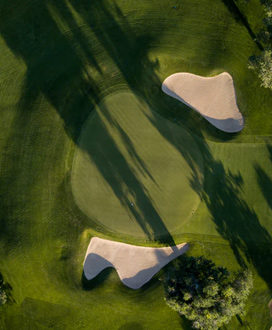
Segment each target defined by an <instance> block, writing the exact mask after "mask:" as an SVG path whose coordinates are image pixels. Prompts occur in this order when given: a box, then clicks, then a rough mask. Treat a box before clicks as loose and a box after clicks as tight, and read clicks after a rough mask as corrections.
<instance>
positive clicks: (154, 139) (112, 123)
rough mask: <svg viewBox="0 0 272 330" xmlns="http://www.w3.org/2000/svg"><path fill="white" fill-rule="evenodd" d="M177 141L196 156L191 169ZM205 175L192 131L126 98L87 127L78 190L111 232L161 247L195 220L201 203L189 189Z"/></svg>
mask: <svg viewBox="0 0 272 330" xmlns="http://www.w3.org/2000/svg"><path fill="white" fill-rule="evenodd" d="M153 117H155V118H153ZM154 120H155V121H156V125H157V127H155V126H154V125H153V124H152V121H154ZM161 129H162V130H164V131H166V132H168V133H167V134H169V135H171V136H166V137H164V136H162V134H160V130H161ZM170 137H174V139H175V143H176V145H177V146H179V145H180V146H182V148H184V149H186V148H188V149H190V150H192V159H193V160H194V162H195V163H192V164H191V167H190V166H189V165H188V163H187V162H186V160H185V159H184V157H183V156H182V154H181V153H180V152H179V150H178V148H177V147H175V146H173V145H171V143H169V142H168V141H167V139H169V138H170ZM193 166H194V168H196V171H197V173H193V171H192V167H193ZM202 173H203V166H202V155H201V151H200V150H199V149H198V147H197V145H196V143H195V142H194V139H193V137H192V136H191V135H190V134H189V133H188V131H187V130H186V129H185V128H183V127H182V126H178V125H175V124H173V123H171V122H170V121H168V120H167V119H164V118H161V117H160V116H159V115H157V114H156V113H155V112H152V111H151V109H150V108H149V107H148V106H147V104H146V103H145V102H144V101H143V100H141V99H139V98H137V96H136V95H134V94H133V93H131V92H120V93H115V94H112V95H109V96H107V97H106V98H105V99H104V100H103V101H102V103H100V105H99V106H98V107H97V108H96V110H95V112H94V113H92V114H91V115H90V117H89V118H88V119H87V121H86V123H85V124H84V126H83V130H82V133H81V136H80V139H79V143H78V148H77V151H76V154H75V159H74V164H73V171H72V189H73V194H74V197H75V200H76V203H77V204H78V206H79V208H80V209H81V210H82V211H83V212H84V213H85V214H86V215H88V216H89V217H90V218H91V219H93V220H94V221H97V222H99V224H100V225H102V226H105V227H106V228H107V229H108V230H110V231H112V232H118V233H121V234H130V235H131V234H132V233H133V236H135V237H146V238H149V239H154V240H156V239H158V238H160V237H162V236H167V235H169V234H171V233H175V232H178V229H179V228H182V225H184V223H185V222H186V221H188V220H189V219H190V217H191V216H192V214H194V211H195V210H196V209H197V207H198V204H199V202H200V199H199V196H198V194H197V192H196V191H195V190H194V189H193V187H192V186H191V184H190V182H191V180H192V177H193V176H194V175H197V176H198V177H199V178H200V180H201V178H202Z"/></svg>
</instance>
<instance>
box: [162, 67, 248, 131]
mask: <svg viewBox="0 0 272 330" xmlns="http://www.w3.org/2000/svg"><path fill="white" fill-rule="evenodd" d="M162 90H163V92H164V93H166V94H168V95H169V96H172V97H174V98H175V99H178V100H179V101H181V102H183V103H184V104H186V105H188V106H189V107H191V108H192V109H194V110H196V111H197V112H199V113H200V114H201V115H202V116H203V117H204V118H205V119H206V120H208V121H209V122H210V123H211V124H212V125H213V126H215V127H216V128H218V129H220V130H222V131H224V132H228V133H234V132H239V131H241V130H242V129H243V127H244V120H243V116H242V114H241V112H240V111H239V109H238V106H237V103H236V95H235V89H234V84H233V79H232V77H231V75H230V74H228V73H227V72H223V73H221V74H219V75H218V76H216V77H208V78H206V77H201V76H197V75H194V74H191V73H186V72H181V73H175V74H173V75H171V76H169V77H168V78H166V79H165V80H164V82H163V83H162Z"/></svg>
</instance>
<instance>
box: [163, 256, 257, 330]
mask: <svg viewBox="0 0 272 330" xmlns="http://www.w3.org/2000/svg"><path fill="white" fill-rule="evenodd" d="M164 284H165V294H166V298H165V299H166V303H167V304H168V306H169V307H171V308H172V309H174V310H175V311H177V312H178V313H179V314H180V315H182V316H184V317H185V318H187V319H188V320H190V321H191V322H192V326H193V328H194V329H205V330H209V329H213V330H214V329H218V328H219V327H220V326H222V325H223V324H226V323H228V322H229V321H230V319H231V318H232V317H233V316H234V315H238V314H240V315H242V314H243V312H244V307H245V301H246V299H247V297H248V295H249V292H250V289H251V288H252V285H253V284H252V274H251V273H250V272H249V271H248V270H243V271H240V272H237V273H235V274H233V275H232V276H231V275H230V273H229V272H228V271H227V269H226V268H223V267H216V266H215V264H214V263H213V262H212V261H211V260H207V259H204V258H203V257H198V258H193V257H186V256H183V257H181V258H180V259H177V260H176V261H175V262H174V263H173V264H172V265H170V266H169V267H168V269H167V270H166V273H165V277H164Z"/></svg>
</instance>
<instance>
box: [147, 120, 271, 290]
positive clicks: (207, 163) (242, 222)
mask: <svg viewBox="0 0 272 330" xmlns="http://www.w3.org/2000/svg"><path fill="white" fill-rule="evenodd" d="M149 119H150V120H151V122H152V123H153V124H154V125H155V126H156V127H157V128H158V130H159V131H160V133H161V134H162V135H163V136H164V137H165V138H166V139H169V137H171V135H170V134H168V133H169V132H167V127H166V126H165V127H164V128H163V129H162V128H161V125H158V124H157V123H156V117H155V116H154V117H152V118H149ZM193 136H194V135H193ZM194 139H195V142H196V144H197V145H198V147H199V150H201V152H202V155H203V159H204V173H205V175H204V182H203V183H201V182H199V177H198V176H197V175H196V174H195V173H196V171H195V167H196V166H198V162H197V160H196V159H194V158H193V155H194V154H193V153H192V152H191V151H190V148H188V146H186V145H183V144H176V141H175V140H174V139H172V140H169V142H171V143H172V144H173V145H174V146H175V147H176V148H177V150H179V152H180V153H181V155H182V156H183V157H184V158H185V159H186V160H187V162H188V164H189V165H190V166H191V168H192V170H193V175H192V177H191V185H192V187H193V188H194V189H195V190H196V191H197V192H198V194H199V196H200V198H201V200H202V201H203V202H204V203H205V204H206V206H207V208H208V210H209V213H210V216H211V218H212V220H213V222H214V223H215V224H216V228H217V231H218V233H219V234H220V235H221V236H222V237H223V238H224V239H226V240H228V241H229V244H230V246H231V248H232V250H233V253H234V255H235V257H236V259H237V261H238V262H239V263H240V265H241V266H246V261H247V262H249V263H252V264H253V265H254V267H255V268H256V270H257V271H258V273H259V275H260V276H261V277H262V278H263V279H264V280H265V281H266V283H267V284H268V285H269V287H270V288H272V278H271V270H270V269H269V268H270V267H269V266H268V265H271V264H272V238H271V236H270V234H269V233H268V231H267V230H266V229H265V228H264V227H263V226H262V225H261V224H260V222H259V219H258V216H257V214H256V212H255V211H254V209H253V208H251V207H250V206H249V205H248V204H247V203H246V201H244V200H243V198H242V197H241V193H242V189H243V178H242V176H241V174H240V173H239V172H238V173H233V172H231V171H230V170H227V169H225V167H224V165H223V163H222V162H221V161H219V160H217V159H215V158H214V157H213V154H212V152H211V150H210V148H209V145H208V144H207V142H206V141H205V139H204V137H202V138H200V137H197V136H194ZM268 185H269V183H268ZM270 188H271V187H270ZM264 193H267V191H266V192H264Z"/></svg>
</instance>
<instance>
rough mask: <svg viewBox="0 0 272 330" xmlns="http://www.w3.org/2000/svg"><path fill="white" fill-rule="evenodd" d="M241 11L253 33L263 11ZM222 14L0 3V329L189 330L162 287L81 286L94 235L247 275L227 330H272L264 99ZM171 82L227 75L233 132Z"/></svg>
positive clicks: (105, 275) (230, 17) (82, 1)
mask: <svg viewBox="0 0 272 330" xmlns="http://www.w3.org/2000/svg"><path fill="white" fill-rule="evenodd" d="M235 2H236V3H238V1H235ZM239 2H241V3H243V5H242V6H243V8H245V11H244V14H245V16H246V17H247V18H248V22H249V25H250V26H251V28H252V29H254V32H255V33H258V31H259V29H260V28H261V26H260V25H261V24H262V12H263V9H262V8H261V5H260V1H259V0H250V1H242V0H241V1H239ZM228 4H229V1H226V0H201V1H198V0H179V1H176V0H139V1H137V2H135V1H134V2H133V1H129V0H116V1H108V0H92V1H90V0H68V1H65V0H58V1H52V0H44V1H42V0H25V1H20V0H13V1H10V0H0V66H1V74H0V114H1V117H0V118H1V119H0V183H1V184H0V196H1V207H0V273H1V274H2V275H3V277H4V280H5V281H6V282H7V283H9V284H10V285H11V287H12V297H13V299H14V302H13V303H11V304H6V305H4V306H2V307H1V306H0V329H1V330H2V329H3V330H18V329H20V330H29V329H31V330H32V329H35V330H36V329H38V330H40V329H42V330H45V329H53V330H55V329H58V330H67V329H69V330H70V329H71V330H75V329H77V330H82V329H86V330H89V329H92V330H101V329H103V330H104V329H105V330H108V329H110V330H164V329H171V330H189V329H188V325H187V324H186V323H185V322H184V320H182V319H181V318H180V316H179V315H178V314H177V313H176V312H174V311H173V310H171V309H170V308H169V307H168V306H167V305H166V304H165V301H164V291H163V285H162V284H161V283H160V281H159V280H158V278H160V276H161V274H160V273H158V275H156V276H155V277H154V279H152V280H151V281H150V282H149V283H148V284H147V285H145V286H144V287H143V288H141V289H139V290H136V291H133V290H131V289H129V288H127V287H125V286H124V285H123V284H122V282H121V281H120V279H119V277H118V274H117V273H116V271H115V270H107V269H106V270H104V271H103V272H101V274H99V275H98V276H97V277H96V278H95V279H93V280H91V281H86V279H84V276H83V262H84V256H85V253H86V251H87V248H88V244H89V242H90V240H91V238H92V237H99V238H102V239H108V240H113V241H118V242H123V243H127V244H132V245H137V246H148V247H166V246H169V245H177V244H179V243H183V242H188V243H189V246H190V248H189V249H188V252H187V254H189V255H193V256H199V255H204V256H205V257H206V258H209V259H212V260H213V261H214V262H215V263H216V264H217V265H218V266H224V267H227V268H228V269H229V270H237V269H238V268H240V267H241V264H243V263H242V262H244V263H245V264H246V265H247V266H248V268H249V269H251V270H252V272H253V276H254V288H253V292H252V296H251V297H250V299H249V301H248V304H247V306H246V315H245V316H244V317H243V318H242V321H243V323H242V324H241V322H239V321H238V319H236V318H233V320H232V322H231V323H230V324H229V325H227V326H226V329H228V330H233V329H235V330H236V329H237V330H248V329H249V327H250V328H251V329H254V330H255V329H256V330H257V329H258V330H259V329H269V328H270V326H271V319H270V315H269V310H268V307H267V305H268V302H269V301H270V299H271V292H272V276H271V269H270V267H269V265H271V264H272V248H271V247H272V239H271V237H272V222H271V219H272V202H271V196H272V147H271V146H272V136H271V132H272V116H271V108H272V94H271V91H269V90H267V89H264V88H261V87H260V82H259V81H258V79H257V77H256V75H255V73H254V72H253V71H250V70H249V69H248V58H249V56H251V55H252V54H257V53H258V51H259V50H258V46H257V45H256V42H255V41H254V39H253V38H252V36H251V34H250V33H249V31H248V28H247V27H246V26H245V25H244V24H243V22H242V21H241V20H240V19H239V17H237V15H236V14H235V13H234V12H233V11H232V8H231V7H230V6H228ZM176 72H189V73H192V74H195V75H199V76H202V77H214V76H216V75H218V74H220V73H222V72H228V73H229V74H230V75H231V76H232V77H233V82H234V87H235V92H236V96H237V105H238V108H239V110H240V112H241V114H242V116H243V118H244V119H245V126H244V128H243V130H242V131H241V132H239V133H235V134H232V133H224V132H221V131H220V130H218V129H217V128H215V127H213V126H212V125H211V124H210V123H209V122H207V120H205V119H204V118H203V117H202V116H201V115H200V114H199V113H197V112H195V111H193V110H192V109H190V108H189V107H188V106H186V105H185V104H183V103H182V102H180V101H178V100H176V99H174V98H172V97H170V96H168V95H166V94H165V93H163V92H162V91H161V85H162V83H163V81H164V80H165V79H166V78H167V77H169V76H171V75H172V74H174V73H176ZM163 271H164V270H163V269H162V270H161V272H162V273H163Z"/></svg>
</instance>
